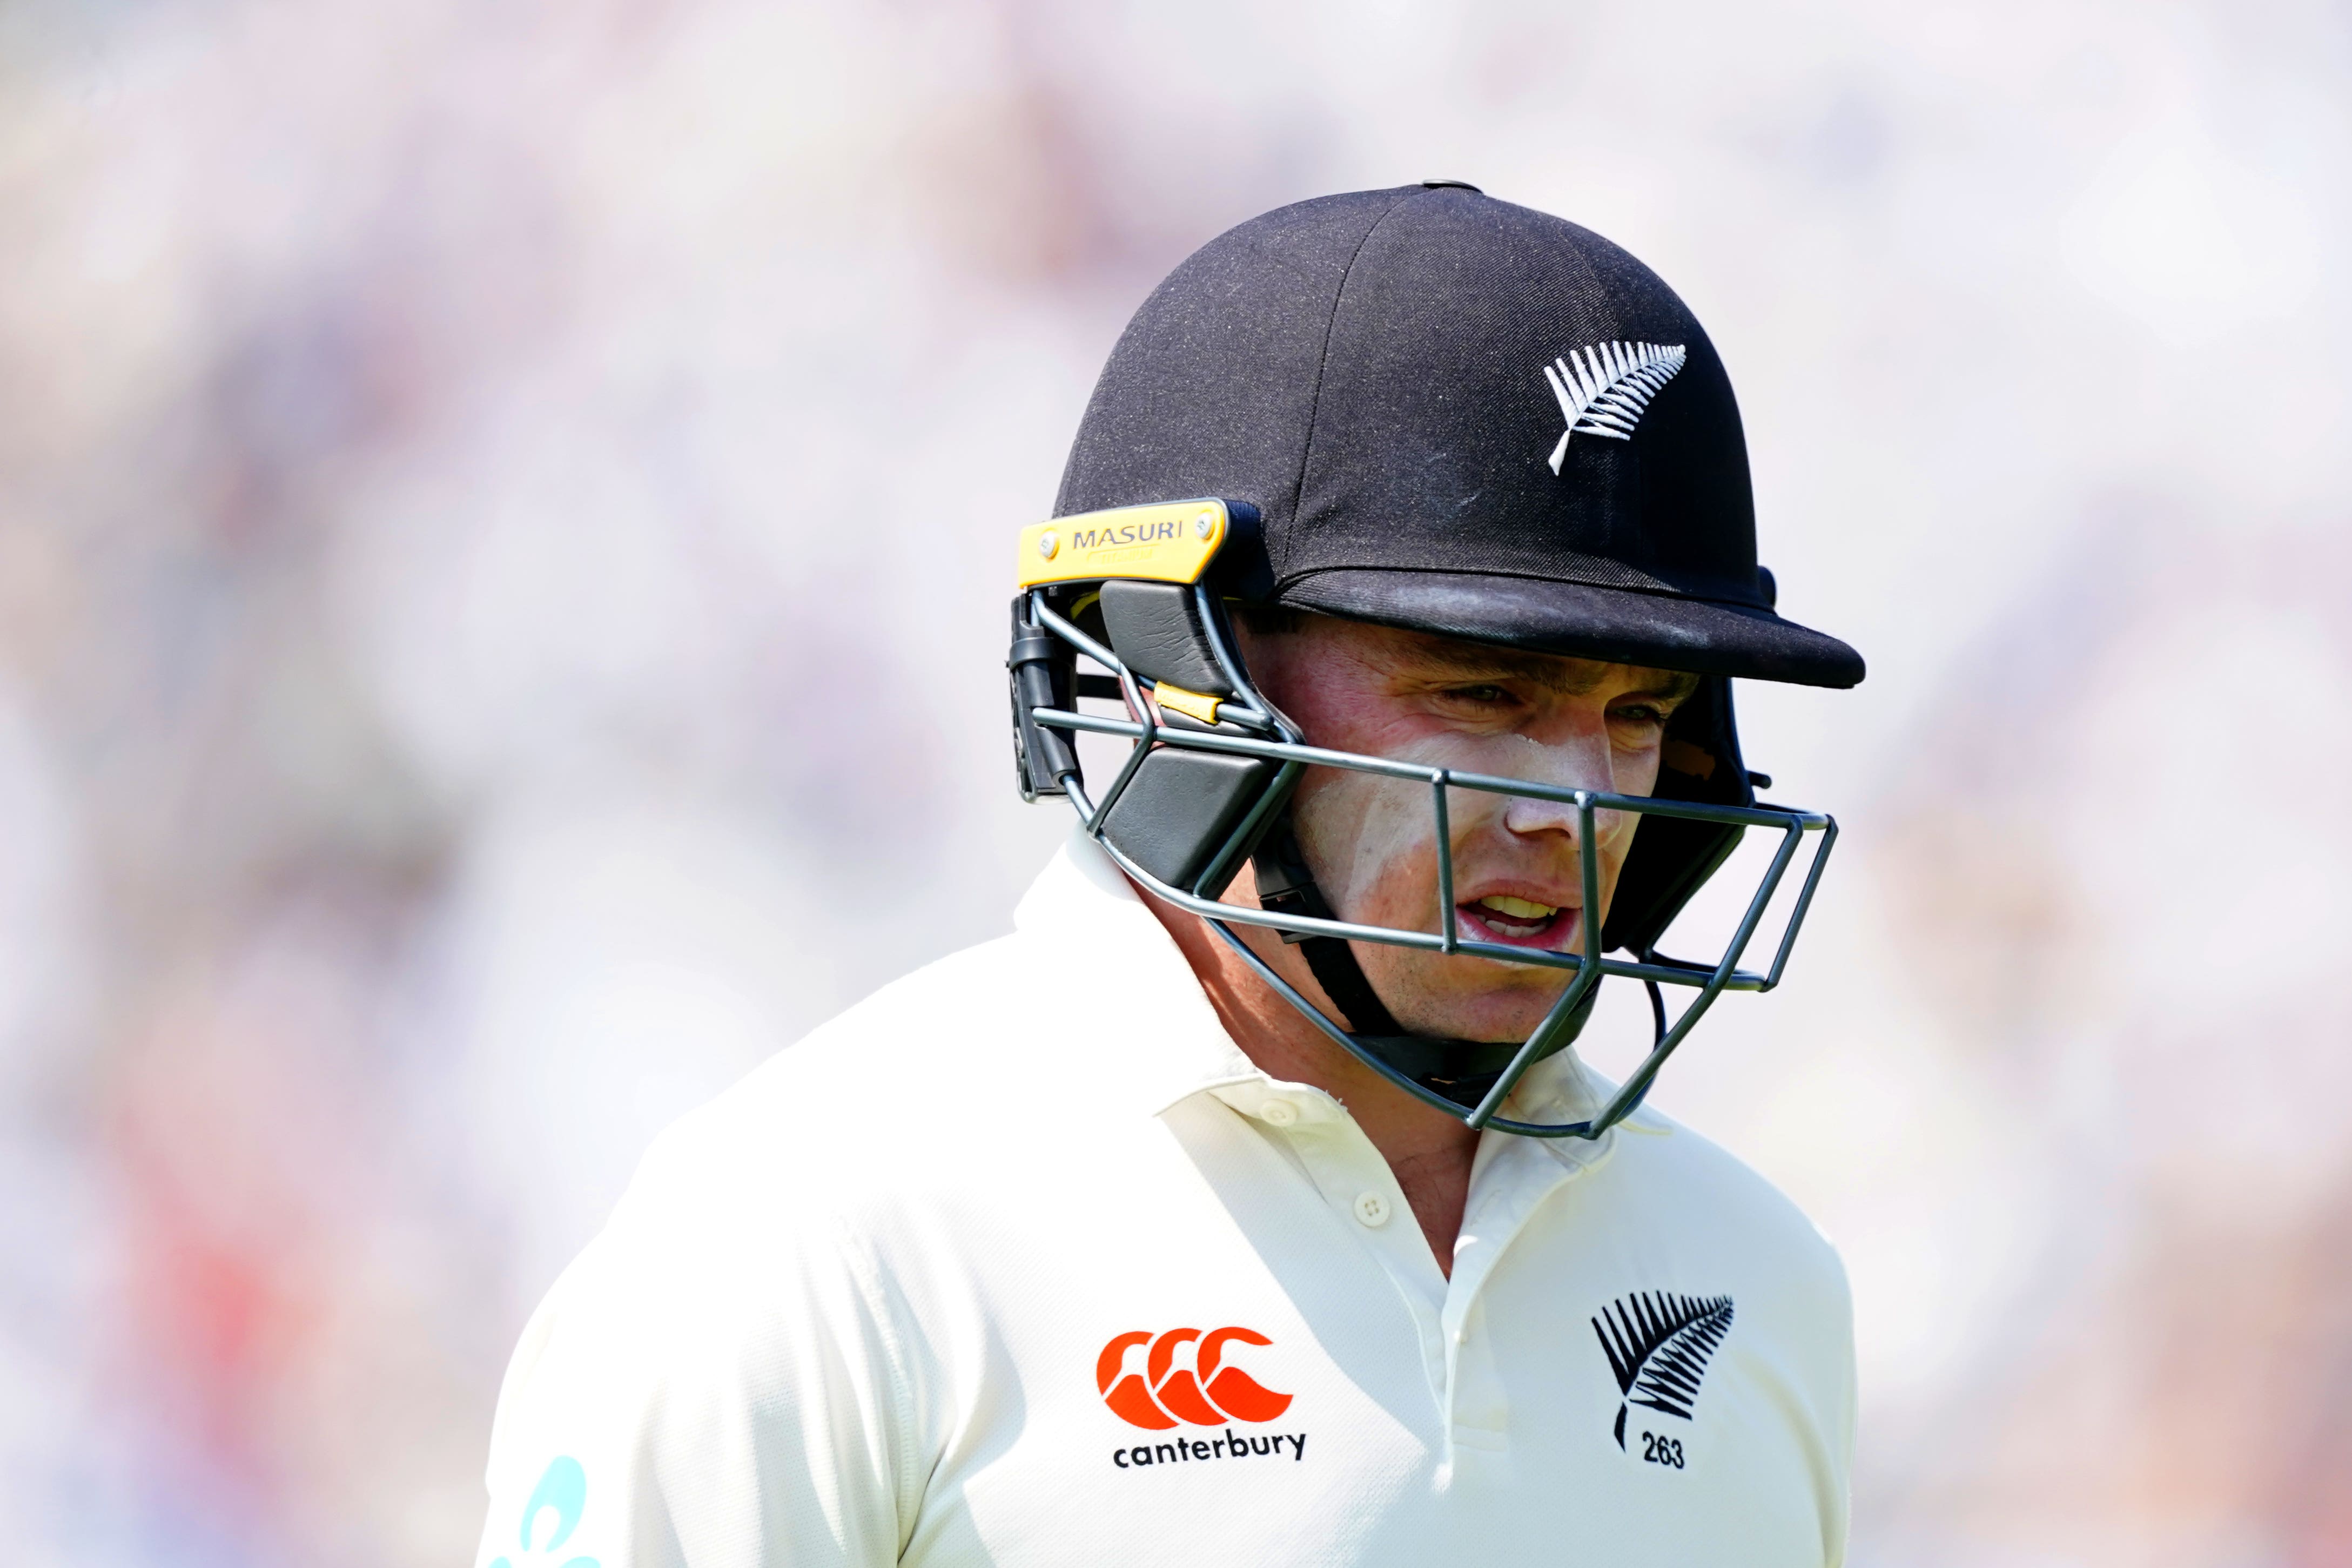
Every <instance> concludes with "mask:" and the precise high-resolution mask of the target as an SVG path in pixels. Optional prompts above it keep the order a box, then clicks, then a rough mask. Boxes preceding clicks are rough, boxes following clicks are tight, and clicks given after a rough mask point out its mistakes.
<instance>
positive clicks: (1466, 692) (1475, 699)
mask: <svg viewBox="0 0 2352 1568" xmlns="http://www.w3.org/2000/svg"><path fill="white" fill-rule="evenodd" d="M1445 695H1447V696H1449V697H1453V698H1454V699H1455V700H1456V701H1459V702H1465V703H1507V702H1509V701H1510V700H1511V694H1510V693H1508V692H1507V691H1505V690H1504V689H1503V688H1502V687H1500V686H1454V687H1450V688H1448V690H1447V691H1446V693H1445Z"/></svg>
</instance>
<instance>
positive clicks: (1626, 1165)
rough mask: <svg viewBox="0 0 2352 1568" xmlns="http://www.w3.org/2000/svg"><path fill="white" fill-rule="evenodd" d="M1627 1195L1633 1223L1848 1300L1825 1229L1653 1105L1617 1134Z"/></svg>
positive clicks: (1741, 1163)
mask: <svg viewBox="0 0 2352 1568" xmlns="http://www.w3.org/2000/svg"><path fill="white" fill-rule="evenodd" d="M1614 1135H1615V1136H1616V1137H1617V1138H1618V1139H1619V1140H1620V1144H1619V1148H1618V1151H1617V1154H1616V1157H1615V1158H1614V1159H1613V1160H1612V1162H1611V1163H1612V1165H1613V1166H1617V1167H1618V1175H1619V1176H1621V1177H1622V1178H1624V1179H1623V1180H1622V1196H1623V1197H1625V1198H1627V1199H1628V1200H1629V1202H1630V1204H1631V1206H1632V1207H1633V1213H1634V1218H1635V1222H1636V1223H1640V1224H1643V1225H1644V1226H1649V1227H1654V1228H1657V1229H1659V1230H1660V1231H1664V1232H1672V1233H1679V1234H1683V1235H1687V1236H1690V1237H1692V1238H1694V1239H1696V1240H1698V1241H1700V1242H1701V1244H1702V1245H1704V1246H1705V1247H1706V1249H1708V1250H1710V1251H1714V1252H1717V1253H1723V1254H1729V1255H1731V1256H1734V1257H1738V1258H1742V1259H1745V1260H1748V1261H1749V1262H1751V1263H1753V1264H1754V1265H1756V1266H1757V1267H1758V1268H1759V1270H1761V1271H1763V1272H1766V1273H1769V1274H1771V1275H1773V1276H1774V1277H1777V1278H1779V1279H1780V1280H1781V1281H1784V1282H1785V1283H1786V1284H1787V1285H1789V1286H1790V1287H1791V1288H1794V1289H1798V1290H1800V1291H1804V1292H1806V1293H1808V1294H1815V1295H1819V1296H1823V1297H1832V1298H1835V1300H1836V1301H1840V1302H1843V1301H1844V1300H1845V1299H1846V1297H1847V1294H1848V1291H1847V1284H1846V1277H1845V1265H1844V1263H1843V1261H1842V1260H1840V1259H1839V1257H1838V1252H1837V1248H1836V1246H1835V1244H1833V1243H1832V1241H1831V1240H1830V1239H1829V1238H1828V1237H1827V1236H1825V1235H1824V1234H1822V1229H1821V1228H1820V1227H1819V1226H1817V1225H1815V1224H1814V1223H1813V1221H1812V1219H1811V1218H1810V1217H1809V1216H1808V1215H1806V1213H1805V1212H1804V1210H1803V1209H1801V1208H1800V1207H1798V1206H1797V1203H1796V1201H1795V1200H1794V1199H1793V1198H1791V1197H1789V1195H1788V1194H1786V1193H1784V1192H1782V1191H1781V1190H1780V1187H1779V1186H1776V1185H1774V1184H1773V1182H1772V1181H1771V1180H1770V1179H1769V1177H1767V1176H1764V1175H1763V1173H1761V1172H1759V1171H1758V1170H1757V1169H1756V1168H1755V1167H1754V1166H1750V1165H1748V1163H1747V1162H1746V1161H1745V1160H1743V1159H1741V1158H1740V1157H1739V1156H1738V1155H1735V1154H1733V1153H1732V1152H1731V1151H1730V1150H1728V1149H1727V1148H1725V1147H1723V1146H1722V1145H1719V1144H1717V1143H1716V1142H1715V1141H1714V1140H1713V1139H1711V1138H1708V1137H1706V1136H1705V1135H1704V1134H1699V1133H1696V1132H1694V1131H1693V1130H1691V1129H1690V1128H1689V1127H1687V1126H1685V1125H1684V1124H1682V1123H1680V1122H1677V1121H1675V1120H1674V1119H1673V1118H1672V1117H1670V1116H1667V1115H1665V1114H1664V1113H1660V1112H1657V1111H1653V1110H1651V1109H1649V1108H1648V1107H1646V1106H1645V1107H1643V1109H1641V1110H1639V1111H1636V1112H1635V1113H1633V1115H1632V1116H1630V1117H1628V1118H1627V1119H1626V1120H1625V1122H1624V1123H1623V1124H1622V1125H1621V1126H1620V1127H1619V1128H1618V1129H1617V1131H1616V1133H1615V1134H1614Z"/></svg>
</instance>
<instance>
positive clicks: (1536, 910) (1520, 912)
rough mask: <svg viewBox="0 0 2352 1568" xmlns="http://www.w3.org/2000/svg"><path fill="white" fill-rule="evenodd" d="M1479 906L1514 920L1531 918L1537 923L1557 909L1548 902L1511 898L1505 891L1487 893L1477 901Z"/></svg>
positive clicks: (1557, 912)
mask: <svg viewBox="0 0 2352 1568" xmlns="http://www.w3.org/2000/svg"><path fill="white" fill-rule="evenodd" d="M1478 903H1479V904H1480V905H1481V906H1483V907H1485V908H1487V909H1491V910H1493V911H1494V912H1495V913H1496V914H1497V915H1509V916H1510V917H1511V918H1512V919H1514V920H1522V921H1525V920H1532V921H1535V922H1537V923H1538V924H1540V923H1542V922H1544V921H1546V920H1549V919H1550V918H1551V917H1552V916H1553V915H1558V914H1559V910H1558V909H1556V908H1554V907H1553V906H1552V905H1550V904H1530V903H1528V901H1527V900H1526V899H1524V898H1513V897H1512V896H1511V895H1510V894H1507V893H1498V894H1490V895H1488V896H1487V897H1485V898H1482V899H1480V900H1479V901H1478Z"/></svg>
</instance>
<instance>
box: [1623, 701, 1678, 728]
mask: <svg viewBox="0 0 2352 1568" xmlns="http://www.w3.org/2000/svg"><path fill="white" fill-rule="evenodd" d="M1616 716H1617V722H1618V723H1620V724H1664V723H1665V722H1666V716H1665V715H1664V713H1663V712H1662V711H1660V710H1659V709H1657V708H1654V707H1652V706H1650V705H1649V704H1647V703H1639V704H1636V705H1635V706H1632V707H1621V708H1619V709H1618V710H1617V714H1616Z"/></svg>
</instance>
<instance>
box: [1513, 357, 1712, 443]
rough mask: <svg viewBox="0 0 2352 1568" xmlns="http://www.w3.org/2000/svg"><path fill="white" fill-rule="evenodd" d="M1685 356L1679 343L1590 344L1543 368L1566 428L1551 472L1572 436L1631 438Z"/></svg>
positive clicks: (1680, 366) (1561, 434) (1681, 365)
mask: <svg viewBox="0 0 2352 1568" xmlns="http://www.w3.org/2000/svg"><path fill="white" fill-rule="evenodd" d="M1689 357H1690V356H1689V355H1688V354H1687V353H1686V352H1685V351H1684V349H1683V346H1682V345H1681V344H1680V343H1622V342H1615V341H1612V342H1607V343H1595V344H1593V345H1592V346H1591V348H1589V349H1577V350H1571V351H1570V354H1569V356H1568V358H1566V359H1564V360H1554V361H1552V362H1551V363H1550V364H1548V365H1546V366H1545V367H1544V380H1545V381H1546V382H1549V384H1550V386H1551V395H1552V396H1554V397H1556V398H1558V399H1559V412H1560V413H1561V415H1562V416H1563V417H1565V418H1566V419H1567V421H1568V428H1567V429H1566V430H1563V431H1561V432H1560V434H1559V445H1557V446H1555V447H1553V448H1552V449H1551V471H1552V472H1553V473H1555V474H1557V473H1559V466H1560V465H1561V464H1563V463H1565V462H1567V461H1568V441H1569V437H1570V436H1572V435H1578V434H1583V435H1605V436H1607V437H1609V438H1610V439H1611V440H1612V441H1627V440H1630V439H1632V437H1633V426H1634V425H1636V424H1638V423H1641V419H1642V411H1643V409H1645V408H1647V407H1649V406H1650V400H1651V399H1652V398H1654V397H1655V396H1657V395H1658V389H1659V388H1660V387H1663V386H1664V385H1665V384H1666V383H1667V382H1670V381H1672V380H1674V379H1675V371H1679V370H1681V369H1682V368H1683V361H1685V360H1686V359H1688V358H1689Z"/></svg>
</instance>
